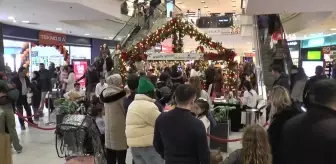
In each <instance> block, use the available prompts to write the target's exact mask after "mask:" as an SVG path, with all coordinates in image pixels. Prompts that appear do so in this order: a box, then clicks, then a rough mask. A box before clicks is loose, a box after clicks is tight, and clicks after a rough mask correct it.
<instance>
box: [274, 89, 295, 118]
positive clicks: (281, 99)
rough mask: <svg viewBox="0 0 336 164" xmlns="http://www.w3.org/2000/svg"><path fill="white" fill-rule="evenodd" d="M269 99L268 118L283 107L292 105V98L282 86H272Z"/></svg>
mask: <svg viewBox="0 0 336 164" xmlns="http://www.w3.org/2000/svg"><path fill="white" fill-rule="evenodd" d="M270 100H271V112H270V118H273V116H274V114H276V113H279V112H281V111H282V110H283V109H284V108H285V107H287V106H291V105H292V100H291V98H290V96H289V93H288V91H287V89H286V88H284V87H282V86H275V87H273V89H272V91H271V94H270Z"/></svg>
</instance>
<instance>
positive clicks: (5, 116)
mask: <svg viewBox="0 0 336 164" xmlns="http://www.w3.org/2000/svg"><path fill="white" fill-rule="evenodd" d="M0 122H1V123H4V124H0V133H5V132H6V133H8V134H9V136H10V138H11V140H12V143H13V147H14V149H15V150H16V151H20V150H22V146H21V145H20V141H19V137H18V135H17V132H16V129H15V117H14V112H13V109H12V105H11V104H7V105H0Z"/></svg>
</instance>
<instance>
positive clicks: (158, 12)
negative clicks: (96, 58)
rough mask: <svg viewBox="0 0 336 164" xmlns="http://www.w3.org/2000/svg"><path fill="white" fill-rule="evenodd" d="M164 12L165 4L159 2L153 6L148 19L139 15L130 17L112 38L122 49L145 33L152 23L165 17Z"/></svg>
mask: <svg viewBox="0 0 336 164" xmlns="http://www.w3.org/2000/svg"><path fill="white" fill-rule="evenodd" d="M165 13H166V12H165V6H164V5H163V4H161V5H159V6H158V7H157V8H155V10H154V11H153V16H151V17H149V18H148V19H147V18H145V16H140V15H138V16H133V17H131V18H130V19H129V20H128V21H127V22H126V23H125V24H124V26H123V27H122V28H121V29H120V30H119V32H117V34H116V35H115V36H114V37H113V40H118V41H119V43H120V45H121V48H122V49H125V48H128V47H129V46H131V45H132V44H133V43H134V42H135V41H137V40H138V39H139V38H142V37H144V36H145V35H147V34H148V31H150V29H151V27H152V23H153V22H156V21H157V20H158V19H161V18H163V17H165ZM139 41H140V40H139Z"/></svg>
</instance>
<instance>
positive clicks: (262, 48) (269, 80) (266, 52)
mask: <svg viewBox="0 0 336 164" xmlns="http://www.w3.org/2000/svg"><path fill="white" fill-rule="evenodd" d="M270 16H271V15H270ZM271 17H272V18H273V19H272V21H270V22H273V23H274V24H272V25H271V26H273V27H275V28H274V30H273V31H278V33H279V34H280V35H281V36H285V34H284V31H283V27H282V23H281V21H280V17H279V15H272V16H271ZM254 24H255V25H257V26H255V30H254V32H255V35H254V36H255V39H256V40H255V41H256V47H255V48H256V53H257V62H259V63H257V65H259V67H260V68H261V69H260V72H259V73H260V77H259V79H261V80H260V82H261V83H263V84H261V85H264V86H266V89H267V90H270V89H271V87H272V85H273V82H274V76H273V75H272V71H271V65H272V64H278V65H281V66H282V67H283V70H284V71H285V72H286V73H287V74H288V73H289V72H290V69H291V68H292V66H293V61H292V58H291V55H290V51H289V47H288V42H287V40H286V38H283V39H282V44H281V45H280V46H279V44H278V45H276V44H275V43H271V42H272V39H271V38H272V36H271V35H269V34H268V37H267V39H266V40H265V41H261V35H260V33H259V28H258V18H257V16H255V17H254ZM275 47H277V48H278V49H280V50H281V51H280V52H282V53H280V54H282V55H283V57H282V60H276V59H275V56H276V55H275V53H276V52H277V54H279V51H278V50H277V49H276V48H275ZM279 47H280V48H279ZM279 61H280V63H279Z"/></svg>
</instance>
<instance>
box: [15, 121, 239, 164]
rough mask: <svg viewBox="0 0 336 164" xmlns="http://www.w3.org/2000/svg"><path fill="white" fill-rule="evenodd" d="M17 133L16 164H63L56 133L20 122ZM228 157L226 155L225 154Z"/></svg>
mask: <svg viewBox="0 0 336 164" xmlns="http://www.w3.org/2000/svg"><path fill="white" fill-rule="evenodd" d="M46 120H47V119H46V118H45V119H43V121H40V122H39V126H42V127H45V121H46ZM16 122H17V132H18V135H19V138H20V142H21V144H22V146H23V152H22V153H21V154H16V152H15V151H14V150H13V160H14V164H27V163H32V164H62V163H64V159H60V158H58V157H57V153H56V149H55V135H54V131H43V130H39V129H35V128H32V127H27V130H25V131H21V129H20V125H19V122H18V120H17V121H16ZM239 137H241V133H232V134H231V136H230V138H239ZM240 147H241V143H240V142H234V143H230V144H229V152H232V151H233V150H235V149H237V148H240ZM224 155H225V156H226V154H224ZM126 163H127V164H131V163H132V155H131V153H130V152H129V153H128V154H127V161H126Z"/></svg>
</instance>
